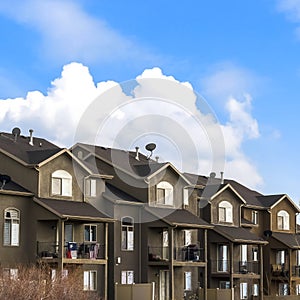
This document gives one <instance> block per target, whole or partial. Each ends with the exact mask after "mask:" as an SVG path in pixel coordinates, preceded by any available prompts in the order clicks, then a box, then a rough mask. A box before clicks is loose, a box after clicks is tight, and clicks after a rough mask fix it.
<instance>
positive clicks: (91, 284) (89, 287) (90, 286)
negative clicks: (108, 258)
mask: <svg viewBox="0 0 300 300" xmlns="http://www.w3.org/2000/svg"><path fill="white" fill-rule="evenodd" d="M92 274H94V277H92V276H91V275H92ZM86 275H88V283H87V284H86V282H85V280H86ZM91 279H92V280H91ZM83 290H84V291H97V270H84V271H83Z"/></svg>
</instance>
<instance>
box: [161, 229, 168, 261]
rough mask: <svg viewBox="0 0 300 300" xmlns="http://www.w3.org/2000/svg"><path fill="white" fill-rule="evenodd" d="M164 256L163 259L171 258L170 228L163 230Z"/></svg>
mask: <svg viewBox="0 0 300 300" xmlns="http://www.w3.org/2000/svg"><path fill="white" fill-rule="evenodd" d="M162 246H163V248H162V256H163V259H168V258H169V232H168V230H163V232H162Z"/></svg>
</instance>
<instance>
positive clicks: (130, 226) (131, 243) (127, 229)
mask: <svg viewBox="0 0 300 300" xmlns="http://www.w3.org/2000/svg"><path fill="white" fill-rule="evenodd" d="M125 219H130V220H131V221H129V222H128V223H129V224H124V223H123V222H124V220H125ZM130 223H131V224H130ZM124 229H125V230H124ZM123 232H125V240H124V241H123ZM130 232H132V234H129V233H130ZM131 235H132V236H131ZM131 240H132V241H131ZM123 242H125V243H126V245H124V244H123ZM121 250H122V251H134V218H133V217H130V216H124V217H122V219H121Z"/></svg>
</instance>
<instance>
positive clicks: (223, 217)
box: [219, 207, 226, 222]
mask: <svg viewBox="0 0 300 300" xmlns="http://www.w3.org/2000/svg"><path fill="white" fill-rule="evenodd" d="M219 221H220V222H226V208H224V207H219Z"/></svg>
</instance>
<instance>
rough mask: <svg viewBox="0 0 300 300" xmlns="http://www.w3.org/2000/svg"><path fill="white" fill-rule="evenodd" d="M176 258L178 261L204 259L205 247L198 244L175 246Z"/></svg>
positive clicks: (199, 260)
mask: <svg viewBox="0 0 300 300" xmlns="http://www.w3.org/2000/svg"><path fill="white" fill-rule="evenodd" d="M174 260H177V261H193V262H201V261H204V249H202V248H199V247H197V246H196V245H189V246H182V247H175V248H174Z"/></svg>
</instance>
